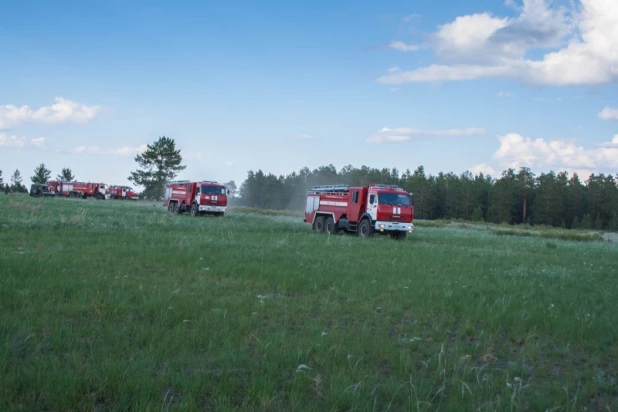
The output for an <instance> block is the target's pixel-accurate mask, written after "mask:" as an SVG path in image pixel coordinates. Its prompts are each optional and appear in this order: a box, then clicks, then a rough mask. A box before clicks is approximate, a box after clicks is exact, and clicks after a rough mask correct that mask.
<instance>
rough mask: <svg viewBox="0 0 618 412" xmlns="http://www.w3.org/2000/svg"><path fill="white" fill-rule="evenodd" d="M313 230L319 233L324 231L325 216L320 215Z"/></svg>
mask: <svg viewBox="0 0 618 412" xmlns="http://www.w3.org/2000/svg"><path fill="white" fill-rule="evenodd" d="M313 230H315V231H316V232H318V233H322V232H324V216H318V217H316V218H315V220H314V221H313Z"/></svg>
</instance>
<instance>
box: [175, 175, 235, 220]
mask: <svg viewBox="0 0 618 412" xmlns="http://www.w3.org/2000/svg"><path fill="white" fill-rule="evenodd" d="M228 194H229V190H227V189H226V188H225V186H224V185H222V184H220V183H218V182H213V181H202V182H191V181H189V180H175V181H171V182H167V183H166V184H165V195H164V197H163V205H164V206H166V207H167V210H168V212H171V213H184V212H187V211H188V212H190V213H191V216H200V215H203V214H214V215H215V216H223V215H224V214H225V209H226V207H227V195H228Z"/></svg>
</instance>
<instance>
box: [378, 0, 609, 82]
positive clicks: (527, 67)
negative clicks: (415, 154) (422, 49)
mask: <svg viewBox="0 0 618 412" xmlns="http://www.w3.org/2000/svg"><path fill="white" fill-rule="evenodd" d="M548 3H549V0H524V2H523V8H522V9H521V10H520V15H519V16H518V17H517V18H514V19H508V18H497V17H493V16H491V15H489V14H487V13H482V14H473V15H469V16H461V17H458V18H457V19H455V21H453V22H452V23H448V24H445V25H442V26H440V27H439V28H438V31H437V32H436V33H434V34H433V35H432V36H431V38H432V39H433V45H434V50H435V52H436V55H437V56H438V57H439V58H440V59H442V60H445V61H449V62H450V63H451V64H446V65H444V64H432V65H430V66H428V67H422V68H419V69H415V70H409V71H401V72H397V73H394V74H389V75H386V76H383V77H381V78H379V79H378V81H379V82H382V83H387V84H398V83H405V82H433V81H442V80H452V81H453V80H473V79H479V78H485V77H506V78H512V79H516V80H520V81H523V82H526V83H531V84H540V85H550V86H567V85H598V84H606V83H609V82H611V81H613V80H615V79H617V78H618V30H616V27H618V1H612V0H578V3H579V6H580V8H581V11H580V10H577V9H576V8H575V7H573V8H572V9H569V10H567V9H565V8H564V7H561V6H555V7H553V8H551V7H550V6H549V5H548ZM551 4H553V3H551ZM542 49H553V50H551V51H549V52H547V53H545V54H544V55H543V56H542V58H540V59H529V58H527V53H528V52H529V51H532V50H542Z"/></svg>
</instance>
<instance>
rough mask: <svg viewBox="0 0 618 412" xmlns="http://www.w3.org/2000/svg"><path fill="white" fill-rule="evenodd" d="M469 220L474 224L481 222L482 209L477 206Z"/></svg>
mask: <svg viewBox="0 0 618 412" xmlns="http://www.w3.org/2000/svg"><path fill="white" fill-rule="evenodd" d="M470 219H471V220H473V221H475V222H483V221H484V219H483V209H481V207H480V206H477V207H476V209H474V212H472V216H470Z"/></svg>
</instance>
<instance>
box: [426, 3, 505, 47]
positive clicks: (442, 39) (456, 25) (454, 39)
mask: <svg viewBox="0 0 618 412" xmlns="http://www.w3.org/2000/svg"><path fill="white" fill-rule="evenodd" d="M508 23H509V20H508V19H507V18H504V19H500V18H496V17H493V16H491V15H490V14H488V13H479V14H472V15H469V16H460V17H457V18H456V19H455V21H453V22H452V23H447V24H444V25H442V26H439V29H438V31H437V32H436V33H434V34H433V35H432V37H433V40H434V44H435V49H436V52H437V53H438V54H439V55H442V56H444V57H449V58H450V57H453V56H463V57H465V56H467V55H470V54H472V53H481V52H482V51H483V50H484V49H485V48H486V47H487V43H488V42H489V39H490V37H491V36H492V35H493V34H494V33H495V32H496V31H498V30H499V29H501V28H503V27H505V26H506V25H507V24H508Z"/></svg>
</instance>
